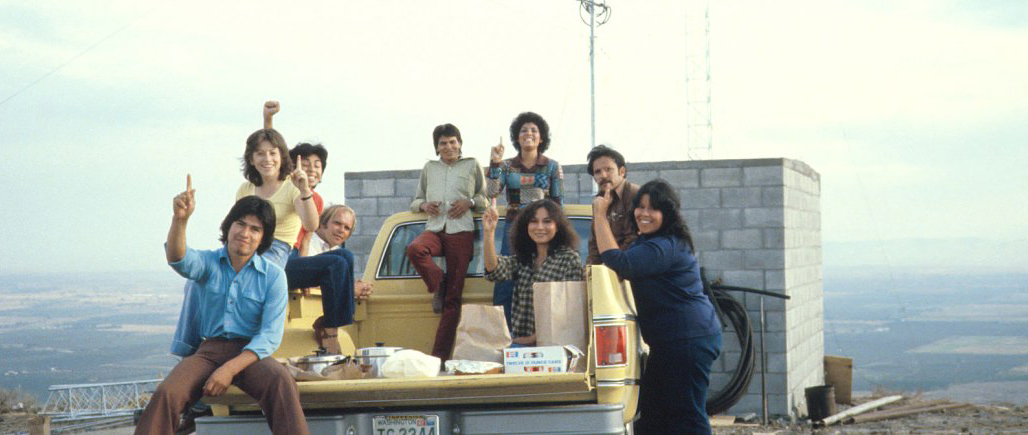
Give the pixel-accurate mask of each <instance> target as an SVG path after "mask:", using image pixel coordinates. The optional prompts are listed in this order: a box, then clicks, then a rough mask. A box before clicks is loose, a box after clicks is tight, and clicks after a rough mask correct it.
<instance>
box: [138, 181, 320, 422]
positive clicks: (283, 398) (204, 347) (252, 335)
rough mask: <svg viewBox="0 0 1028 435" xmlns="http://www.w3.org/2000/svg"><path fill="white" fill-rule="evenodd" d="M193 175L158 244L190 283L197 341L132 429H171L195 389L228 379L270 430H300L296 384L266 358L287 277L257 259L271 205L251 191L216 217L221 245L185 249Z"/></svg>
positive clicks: (278, 335) (268, 234)
mask: <svg viewBox="0 0 1028 435" xmlns="http://www.w3.org/2000/svg"><path fill="white" fill-rule="evenodd" d="M194 192H195V190H194V189H193V188H192V180H191V179H190V177H189V176H186V191H185V192H182V193H181V194H179V195H178V196H176V197H175V199H174V201H173V207H172V208H173V210H174V214H173V218H172V221H171V229H169V230H168V241H167V244H166V245H165V253H166V255H167V259H168V264H169V265H170V266H171V268H172V269H174V270H175V271H176V272H178V273H179V275H182V276H183V277H184V278H187V279H191V280H193V281H195V282H196V284H197V285H196V289H197V290H198V291H197V293H198V295H196V296H197V297H198V298H199V303H198V304H197V305H196V308H195V309H196V312H195V313H190V315H191V316H192V317H193V318H195V319H196V320H195V321H194V322H189V323H188V324H189V325H190V327H192V328H195V329H198V330H197V331H190V332H189V333H188V334H187V335H195V336H198V337H200V338H201V339H202V341H201V342H200V344H199V347H198V348H197V350H196V352H195V353H193V354H192V355H190V356H188V357H186V358H183V359H182V361H181V362H179V364H178V365H176V366H175V368H174V369H172V371H171V373H169V374H168V376H167V378H165V379H164V381H163V382H161V384H160V385H159V386H158V387H157V390H156V391H154V394H153V397H151V399H150V402H149V403H148V404H147V406H146V410H145V411H143V416H142V418H141V419H140V421H139V423H138V424H137V425H136V433H137V434H171V433H174V432H175V431H176V430H178V426H179V415H180V414H181V413H182V411H184V410H185V409H186V407H187V406H189V404H191V403H193V402H196V401H197V400H198V399H199V398H200V397H201V395H208V396H219V395H221V394H222V393H224V392H225V390H226V389H228V386H229V385H230V384H235V385H236V386H238V387H239V388H240V389H242V390H243V391H245V392H246V394H249V395H250V396H251V397H254V398H255V399H257V401H258V403H259V404H260V406H261V409H262V410H263V411H264V415H266V416H267V419H268V426H269V427H271V430H272V432H273V433H275V434H287V433H288V434H306V433H308V430H307V421H306V419H305V418H304V415H303V409H302V408H301V406H300V397H299V394H298V392H297V388H296V382H295V381H293V378H292V376H290V374H289V372H288V371H287V370H286V369H285V367H283V366H282V364H280V363H278V362H277V361H275V360H274V359H272V358H268V356H270V355H271V354H272V353H273V352H274V351H275V350H276V349H278V346H279V344H280V343H281V342H282V330H283V327H284V324H285V317H286V303H287V298H286V290H287V289H286V276H285V272H283V271H282V269H281V268H280V267H278V266H276V265H274V264H272V263H270V262H268V261H265V260H264V258H262V257H261V256H260V255H258V254H260V253H262V252H264V251H265V250H267V249H268V247H269V246H271V242H272V240H273V239H274V233H275V211H274V210H273V209H272V206H271V204H270V203H268V202H267V201H265V200H263V199H260V198H258V197H256V196H247V197H244V198H242V199H240V200H239V201H238V202H236V204H235V205H234V206H233V207H232V209H231V210H230V211H229V213H228V216H226V217H225V220H224V221H222V223H221V242H222V243H224V246H223V247H222V248H220V249H217V250H213V251H196V250H193V249H190V248H187V247H186V224H187V222H188V221H189V217H190V216H191V215H192V214H193V210H195V207H196V204H195V200H194Z"/></svg>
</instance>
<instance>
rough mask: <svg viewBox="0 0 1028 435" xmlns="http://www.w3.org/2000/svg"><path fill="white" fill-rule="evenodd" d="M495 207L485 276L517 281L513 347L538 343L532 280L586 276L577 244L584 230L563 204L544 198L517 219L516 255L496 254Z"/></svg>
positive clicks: (486, 231) (486, 223)
mask: <svg viewBox="0 0 1028 435" xmlns="http://www.w3.org/2000/svg"><path fill="white" fill-rule="evenodd" d="M495 205H496V200H495V199H494V200H493V206H492V207H489V209H488V210H486V212H485V214H483V215H482V233H483V234H482V240H483V244H482V245H483V246H482V252H483V254H484V256H485V271H486V274H485V279H488V280H490V281H503V280H513V281H514V292H513V298H512V299H513V307H512V310H511V314H512V317H511V318H510V322H511V331H510V332H511V336H512V337H513V338H514V344H513V346H515V347H517V346H533V345H535V309H534V304H533V299H532V284H534V283H537V282H551V281H579V280H581V279H582V257H580V256H579V254H578V251H577V250H576V249H575V247H576V246H578V234H577V233H576V232H575V229H574V228H573V227H572V226H571V223H570V222H568V219H567V218H566V217H564V212H563V211H562V210H561V207H560V206H559V205H557V203H555V202H553V201H551V200H549V199H540V200H538V201H535V202H533V203H531V204H529V205H528V206H526V207H525V208H524V210H523V211H522V212H521V213H519V214H518V217H517V220H516V221H515V222H514V229H513V231H511V234H510V244H511V245H512V247H513V248H514V255H512V256H497V255H496V242H495V240H496V239H495V235H496V224H497V222H498V221H499V218H500V216H499V214H498V213H497V211H496V207H495Z"/></svg>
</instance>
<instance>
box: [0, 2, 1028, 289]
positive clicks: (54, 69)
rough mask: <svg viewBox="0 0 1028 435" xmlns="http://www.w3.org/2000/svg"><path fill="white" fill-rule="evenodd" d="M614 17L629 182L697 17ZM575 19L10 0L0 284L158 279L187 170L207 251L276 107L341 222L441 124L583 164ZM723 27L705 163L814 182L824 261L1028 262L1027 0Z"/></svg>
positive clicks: (632, 9)
mask: <svg viewBox="0 0 1028 435" xmlns="http://www.w3.org/2000/svg"><path fill="white" fill-rule="evenodd" d="M608 5H610V6H611V8H612V14H611V17H610V20H609V21H608V22H607V23H606V24H604V25H603V26H600V27H598V28H597V29H596V34H597V38H596V44H597V45H596V46H597V48H596V73H595V74H596V97H597V129H596V135H597V141H598V142H600V143H609V144H611V145H613V146H614V147H616V148H618V149H619V150H621V151H622V152H623V153H624V154H625V155H626V157H627V159H628V160H629V162H630V163H631V162H633V161H635V162H649V161H666V160H687V158H688V157H687V154H686V149H687V148H686V130H685V128H684V125H685V123H686V109H687V105H686V96H685V76H686V55H687V54H688V47H689V45H688V43H687V37H686V31H685V25H684V24H685V23H686V22H687V16H689V15H688V14H689V13H692V12H695V11H702V9H703V8H702V5H701V4H700V3H690V2H683V1H671V0H647V1H645V2H642V1H621V0H609V1H608ZM579 12H580V11H579V6H578V2H577V1H575V0H453V1H434V2H424V1H419V2H415V1H401V0H397V1H389V2H382V1H359V0H353V1H324V2H309V1H297V2H289V3H288V4H285V3H283V2H266V1H245V2H244V1H232V0H229V1H219V2H199V1H192V0H186V1H180V2H149V1H120V0H98V1H92V2H88V3H87V2H58V1H29V0H21V1H18V0H14V1H9V0H0V162H2V163H0V165H2V171H0V173H2V174H3V175H2V176H3V180H4V183H3V184H4V185H5V186H6V187H5V188H4V189H2V190H0V192H2V193H0V195H2V196H0V198H2V199H3V204H4V206H3V207H0V235H2V240H3V241H4V244H5V249H3V250H0V275H4V274H16V273H35V272H46V271H53V270H61V271H71V272H74V271H118V270H161V269H163V268H164V267H165V266H164V259H163V257H164V255H163V250H162V243H163V241H164V239H165V237H166V234H167V227H168V223H169V221H170V215H171V213H170V209H171V198H172V197H173V196H174V195H175V194H177V193H179V192H180V191H182V190H183V189H184V187H185V176H186V174H187V173H188V174H192V178H193V184H194V187H195V188H196V189H197V211H196V214H195V215H194V217H193V219H192V220H191V225H190V227H189V230H188V237H189V240H190V244H191V245H193V246H197V247H213V246H214V245H215V243H216V242H215V239H216V237H217V226H218V223H219V222H220V220H221V218H222V217H223V216H224V213H225V212H226V211H227V210H228V208H229V206H230V204H231V203H232V199H233V197H234V194H235V191H236V188H237V187H238V186H239V184H240V183H241V182H243V177H242V175H241V172H240V170H239V166H240V160H239V159H240V157H241V155H242V152H243V149H244V141H245V139H246V137H247V136H248V135H249V134H250V133H251V132H253V131H254V130H255V129H257V128H259V127H260V126H261V115H260V113H261V106H262V104H263V102H264V101H265V100H269V99H274V100H278V101H280V102H281V104H282V112H281V113H280V114H279V115H278V116H276V119H275V126H276V128H277V129H278V130H280V131H281V132H282V133H283V135H284V136H285V138H286V141H287V142H288V143H290V144H295V143H297V142H299V141H302V140H317V141H321V142H322V143H324V144H325V146H326V147H327V148H328V149H329V152H330V154H329V159H328V165H327V168H326V173H325V176H324V182H323V184H322V185H321V186H320V187H319V188H318V190H319V192H321V193H322V195H323V196H324V197H325V198H326V200H327V201H329V202H343V194H344V191H343V180H344V176H343V175H344V173H345V172H347V171H366V170H391V169H418V168H420V167H421V166H422V165H423V164H424V162H425V161H426V160H428V159H433V158H435V155H434V152H433V149H432V148H431V144H432V142H431V130H432V128H433V127H434V126H435V125H437V124H441V123H445V122H451V123H454V124H456V125H457V126H459V127H460V128H461V131H462V133H463V138H464V154H465V155H470V156H473V157H477V158H478V159H479V160H480V161H483V162H484V161H485V160H487V159H488V153H489V147H490V146H492V145H495V144H496V143H497V141H498V140H499V138H500V137H501V136H507V134H506V131H507V128H508V126H509V123H510V121H511V119H512V118H513V117H514V116H515V115H516V114H517V113H519V112H522V111H526V110H531V111H535V112H537V113H539V114H541V115H542V116H544V117H545V118H546V119H547V121H548V122H549V124H550V126H551V130H552V146H551V148H550V150H549V151H547V154H548V155H550V156H551V157H553V158H555V159H557V160H558V161H560V162H561V163H564V164H576V163H583V160H584V156H585V154H586V152H587V151H588V149H589V147H590V133H589V131H590V129H589V116H590V115H589V63H588V49H589V28H588V26H586V25H584V24H583V23H582V21H581V19H580V16H579V15H580V14H579ZM709 16H710V39H709V41H710V71H711V80H710V89H711V92H710V93H711V113H712V115H711V118H712V125H713V137H712V143H713V151H712V157H713V158H715V159H739V158H742V159H748V158H765V157H786V158H791V159H797V160H801V161H803V162H805V163H807V164H808V165H810V166H811V167H812V168H813V169H815V170H816V171H818V173H819V174H820V176H821V185H822V196H821V207H822V229H823V235H822V237H823V241H824V244H825V245H826V246H829V245H832V244H843V243H888V242H890V241H896V240H922V239H923V240H942V239H945V240H976V241H979V242H980V241H984V243H988V242H989V241H995V242H1003V243H1006V244H1008V245H1009V244H1011V243H1013V244H1014V245H1015V246H1021V247H1023V246H1028V201H1026V199H1028V175H1026V174H1028V171H1026V170H1025V166H1026V164H1028V147H1026V146H1025V145H1026V143H1025V142H1026V138H1028V123H1026V122H1025V121H1026V120H1028V80H1025V77H1028V56H1026V55H1025V47H1028V3H1025V2H1022V1H1017V0H1011V1H980V2H960V1H949V0H937V1H903V0H900V1H861V2H852V1H850V2H845V1H832V0H828V1H785V2H758V1H736V2H711V5H710V9H709ZM503 141H504V143H506V144H507V151H508V152H513V150H512V147H510V143H509V139H508V138H506V137H505V138H504V139H503ZM629 176H631V174H629ZM643 181H645V180H643ZM358 213H359V211H358ZM932 246H939V245H932ZM946 246H952V245H946ZM958 246H959V245H958ZM986 250H987V249H986ZM959 256H960V253H959V252H953V253H952V258H954V259H958V258H959ZM826 261H827V260H826ZM1007 261H1008V262H1009V263H1010V264H1012V265H1013V267H1015V268H1019V269H1020V270H1021V271H1026V270H1028V266H1024V262H1023V261H1017V260H1016V259H1007Z"/></svg>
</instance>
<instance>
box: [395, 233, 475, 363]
mask: <svg viewBox="0 0 1028 435" xmlns="http://www.w3.org/2000/svg"><path fill="white" fill-rule="evenodd" d="M474 240H475V235H474V233H473V232H471V231H463V232H460V233H454V234H446V233H445V232H443V231H440V232H438V233H434V232H431V231H425V232H423V233H421V234H420V235H418V237H417V238H416V239H414V241H413V242H411V243H410V245H407V257H409V258H410V262H411V264H413V265H414V269H415V270H417V271H418V274H420V275H421V279H423V280H425V285H426V286H428V292H429V293H435V292H437V291H439V289H440V288H441V287H442V286H443V285H444V280H443V271H442V269H440V268H439V266H436V264H435V263H434V262H433V261H432V257H438V256H440V255H441V256H443V257H444V258H445V259H446V280H445V285H446V289H445V291H446V299H444V301H443V313H442V318H441V319H439V328H438V329H436V333H435V345H433V346H432V356H435V357H438V358H439V359H441V360H443V361H446V360H447V359H449V358H450V353H452V352H453V340H454V337H455V336H456V335H457V322H459V321H460V298H461V294H462V293H463V292H464V277H465V276H466V275H467V274H468V263H470V262H471V254H472V250H473V243H474Z"/></svg>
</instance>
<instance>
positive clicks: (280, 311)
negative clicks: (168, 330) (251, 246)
mask: <svg viewBox="0 0 1028 435" xmlns="http://www.w3.org/2000/svg"><path fill="white" fill-rule="evenodd" d="M169 265H170V266H171V268H172V269H175V271H176V272H178V274H179V275H182V276H183V277H184V278H187V279H190V280H192V282H190V283H188V284H187V285H186V290H185V291H186V295H185V299H184V300H183V301H182V315H181V317H180V318H179V323H178V327H177V328H176V330H175V338H174V340H173V341H172V345H171V353H173V354H175V355H179V356H189V355H192V354H193V353H194V352H196V349H197V347H199V345H200V342H201V341H203V339H204V338H212V337H223V338H228V339H249V340H250V343H249V344H247V345H246V347H244V348H243V349H244V350H250V351H252V352H253V353H255V354H257V356H258V357H259V358H265V357H267V356H269V355H271V354H272V353H274V352H275V350H277V349H278V346H279V344H281V343H282V331H283V329H284V327H285V320H286V304H287V286H286V274H285V272H283V271H282V268H280V267H278V266H277V265H275V264H272V263H270V262H268V261H266V260H265V259H264V258H262V257H261V256H260V255H254V256H253V257H251V258H250V261H249V262H247V263H246V265H245V266H243V268H242V269H241V270H240V271H239V273H236V271H235V269H233V268H232V263H231V262H230V261H229V258H228V252H227V251H226V250H225V248H224V247H222V248H220V249H217V250H213V251H196V250H193V249H190V248H188V247H187V248H186V255H185V256H184V257H182V259H181V260H179V261H177V262H174V263H169Z"/></svg>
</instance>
